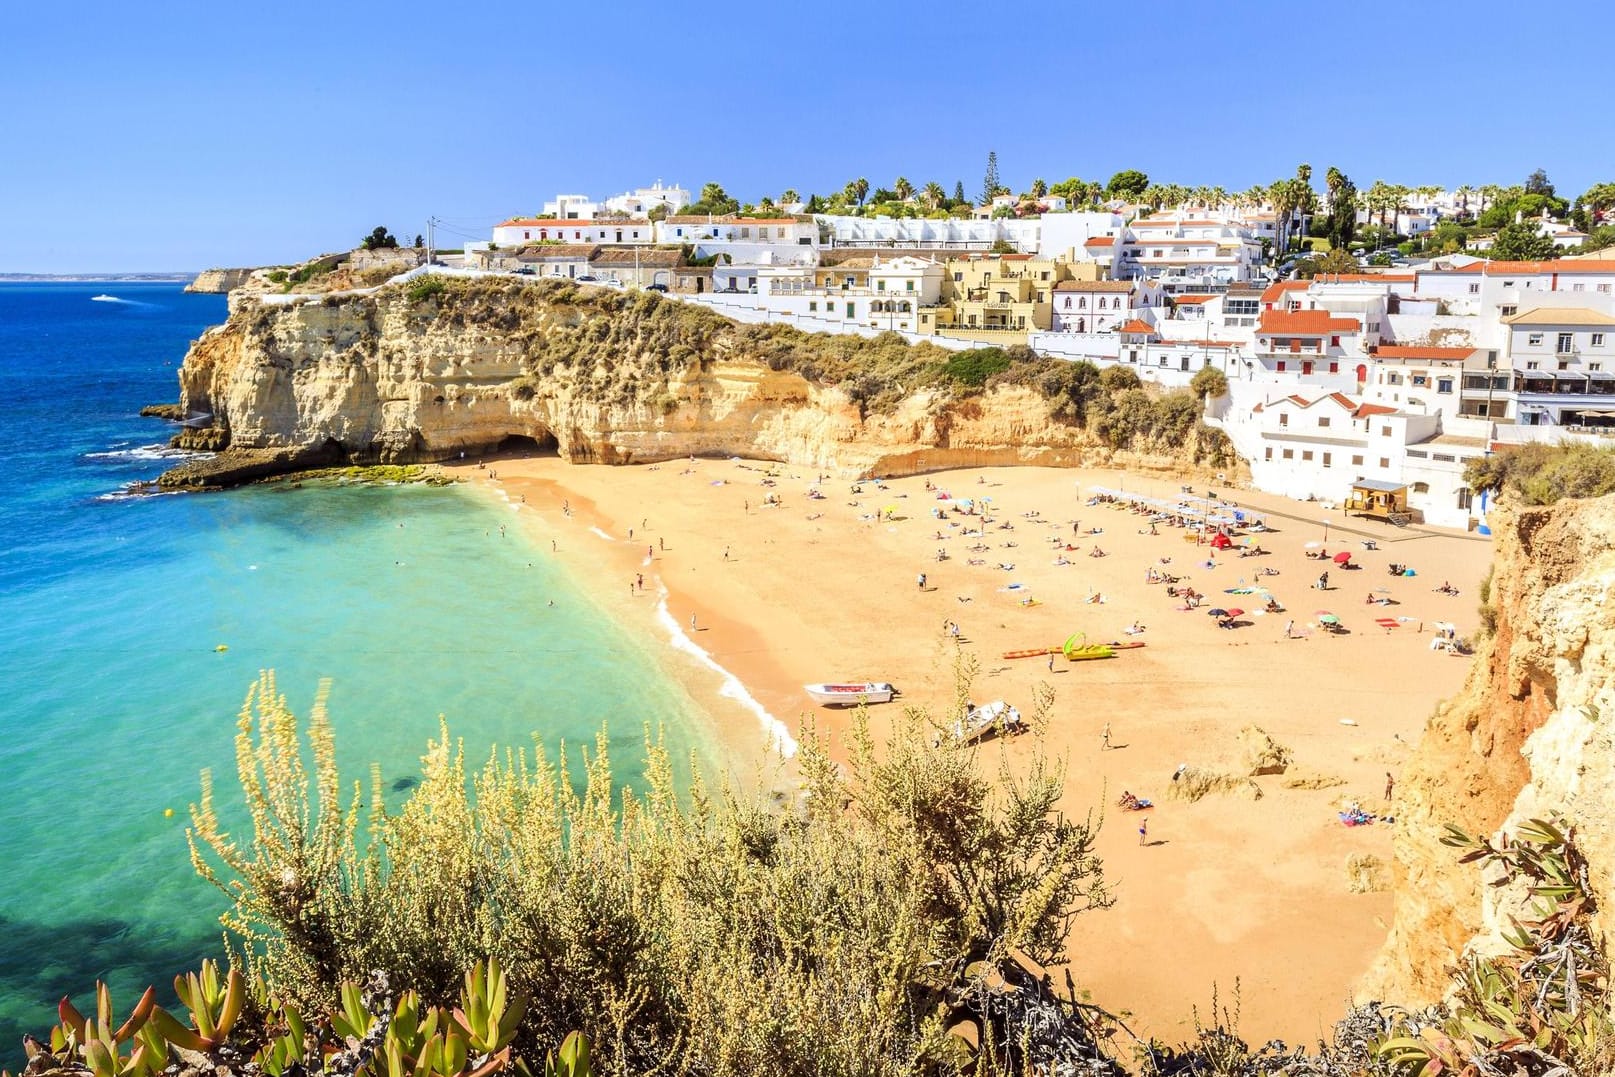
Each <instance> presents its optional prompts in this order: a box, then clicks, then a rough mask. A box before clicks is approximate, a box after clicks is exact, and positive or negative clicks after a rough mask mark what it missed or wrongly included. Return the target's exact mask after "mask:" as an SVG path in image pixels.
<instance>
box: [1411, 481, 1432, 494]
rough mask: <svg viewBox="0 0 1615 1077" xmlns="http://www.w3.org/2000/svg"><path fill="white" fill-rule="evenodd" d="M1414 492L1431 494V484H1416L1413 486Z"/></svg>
mask: <svg viewBox="0 0 1615 1077" xmlns="http://www.w3.org/2000/svg"><path fill="white" fill-rule="evenodd" d="M1413 492H1414V493H1416V494H1427V493H1429V492H1430V484H1429V483H1427V482H1416V483H1414V484H1413Z"/></svg>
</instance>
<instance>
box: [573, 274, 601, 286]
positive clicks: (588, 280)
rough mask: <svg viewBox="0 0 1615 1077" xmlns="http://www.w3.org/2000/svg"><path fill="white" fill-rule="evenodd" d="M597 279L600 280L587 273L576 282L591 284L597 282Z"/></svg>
mask: <svg viewBox="0 0 1615 1077" xmlns="http://www.w3.org/2000/svg"><path fill="white" fill-rule="evenodd" d="M599 279H600V278H599V277H592V276H590V275H589V274H587V273H585V274H583V276H581V277H579V278H578V280H579V281H580V282H582V283H584V284H593V283H595V282H596V281H598V280H599Z"/></svg>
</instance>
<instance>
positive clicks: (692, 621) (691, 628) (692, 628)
mask: <svg viewBox="0 0 1615 1077" xmlns="http://www.w3.org/2000/svg"><path fill="white" fill-rule="evenodd" d="M695 630H696V628H695V614H693V613H692V614H690V631H691V632H694V631H695Z"/></svg>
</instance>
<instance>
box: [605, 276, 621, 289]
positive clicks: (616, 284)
mask: <svg viewBox="0 0 1615 1077" xmlns="http://www.w3.org/2000/svg"><path fill="white" fill-rule="evenodd" d="M622 286H623V285H622V281H620V280H618V279H617V278H616V277H611V278H609V279H608V280H607V281H606V287H607V288H621V287H622Z"/></svg>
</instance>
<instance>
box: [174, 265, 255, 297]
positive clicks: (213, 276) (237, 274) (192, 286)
mask: <svg viewBox="0 0 1615 1077" xmlns="http://www.w3.org/2000/svg"><path fill="white" fill-rule="evenodd" d="M252 273H253V271H252V270H250V269H204V270H203V271H202V272H200V273H198V274H197V275H196V279H195V280H193V281H191V283H189V284H187V285H186V286H185V290H186V291H187V292H210V293H217V294H219V295H223V294H225V293H227V292H231V291H234V290H235V289H237V288H239V287H241V286H242V285H243V284H245V283H247V279H248V278H249V277H251V276H252Z"/></svg>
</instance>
